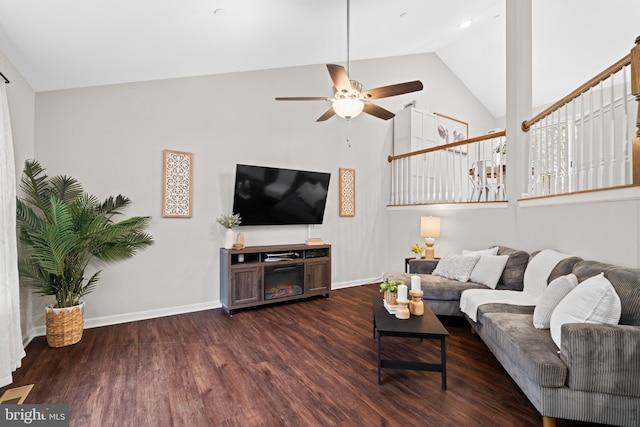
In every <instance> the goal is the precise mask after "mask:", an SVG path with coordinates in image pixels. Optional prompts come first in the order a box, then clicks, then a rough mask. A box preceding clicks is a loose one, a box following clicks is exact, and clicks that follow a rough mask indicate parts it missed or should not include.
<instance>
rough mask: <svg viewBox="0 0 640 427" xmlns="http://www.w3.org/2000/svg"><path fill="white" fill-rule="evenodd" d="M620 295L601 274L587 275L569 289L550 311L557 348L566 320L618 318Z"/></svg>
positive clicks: (611, 321) (613, 320) (614, 321)
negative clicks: (583, 279)
mask: <svg viewBox="0 0 640 427" xmlns="http://www.w3.org/2000/svg"><path fill="white" fill-rule="evenodd" d="M621 312H622V305H621V303H620V297H618V294H616V290H615V289H614V288H613V285H612V284H611V282H609V280H607V278H606V277H604V273H600V274H598V275H597V276H593V277H590V278H589V279H587V280H585V281H584V282H582V283H580V284H579V285H578V286H576V287H575V289H574V290H572V291H571V292H569V293H568V294H567V296H566V297H564V298H563V299H562V301H560V303H559V304H558V305H557V307H556V309H555V310H553V313H552V314H551V338H553V341H554V342H555V343H556V345H557V346H558V348H560V339H561V336H560V335H561V334H560V330H561V328H562V325H564V324H565V323H606V324H612V325H616V324H618V322H619V321H620V314H621Z"/></svg>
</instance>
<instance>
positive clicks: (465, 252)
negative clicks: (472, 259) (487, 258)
mask: <svg viewBox="0 0 640 427" xmlns="http://www.w3.org/2000/svg"><path fill="white" fill-rule="evenodd" d="M462 255H477V256H480V255H498V247H497V246H494V247H493V248H489V249H481V250H479V251H468V250H466V249H464V250H463V251H462Z"/></svg>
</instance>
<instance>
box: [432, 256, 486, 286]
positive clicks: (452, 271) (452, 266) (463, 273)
mask: <svg viewBox="0 0 640 427" xmlns="http://www.w3.org/2000/svg"><path fill="white" fill-rule="evenodd" d="M479 258H480V257H479V256H474V255H445V256H444V257H442V259H441V260H440V262H438V265H436V268H435V269H434V270H433V273H431V274H433V275H434V276H440V277H446V278H447V279H453V280H458V281H460V282H467V281H468V280H469V276H471V272H472V271H473V267H475V265H476V263H477V262H478V259H479Z"/></svg>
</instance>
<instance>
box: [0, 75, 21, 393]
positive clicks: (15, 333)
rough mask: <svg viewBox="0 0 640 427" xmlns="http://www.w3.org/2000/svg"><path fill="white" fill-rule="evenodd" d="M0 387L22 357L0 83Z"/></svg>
mask: <svg viewBox="0 0 640 427" xmlns="http://www.w3.org/2000/svg"><path fill="white" fill-rule="evenodd" d="M0 325H1V326H0V387H3V386H5V385H7V384H11V383H12V382H13V375H12V372H13V371H15V370H16V369H18V368H19V367H20V363H21V360H22V358H23V357H24V356H25V353H24V349H23V347H22V333H21V332H20V294H19V290H18V255H17V242H16V171H15V160H14V157H13V138H12V136H11V122H10V120H9V104H8V102H7V88H6V84H5V83H4V81H1V80H0Z"/></svg>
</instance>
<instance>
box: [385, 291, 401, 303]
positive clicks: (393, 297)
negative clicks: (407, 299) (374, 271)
mask: <svg viewBox="0 0 640 427" xmlns="http://www.w3.org/2000/svg"><path fill="white" fill-rule="evenodd" d="M384 300H385V301H386V302H387V304H389V305H397V304H398V293H397V292H389V291H385V292H384Z"/></svg>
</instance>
